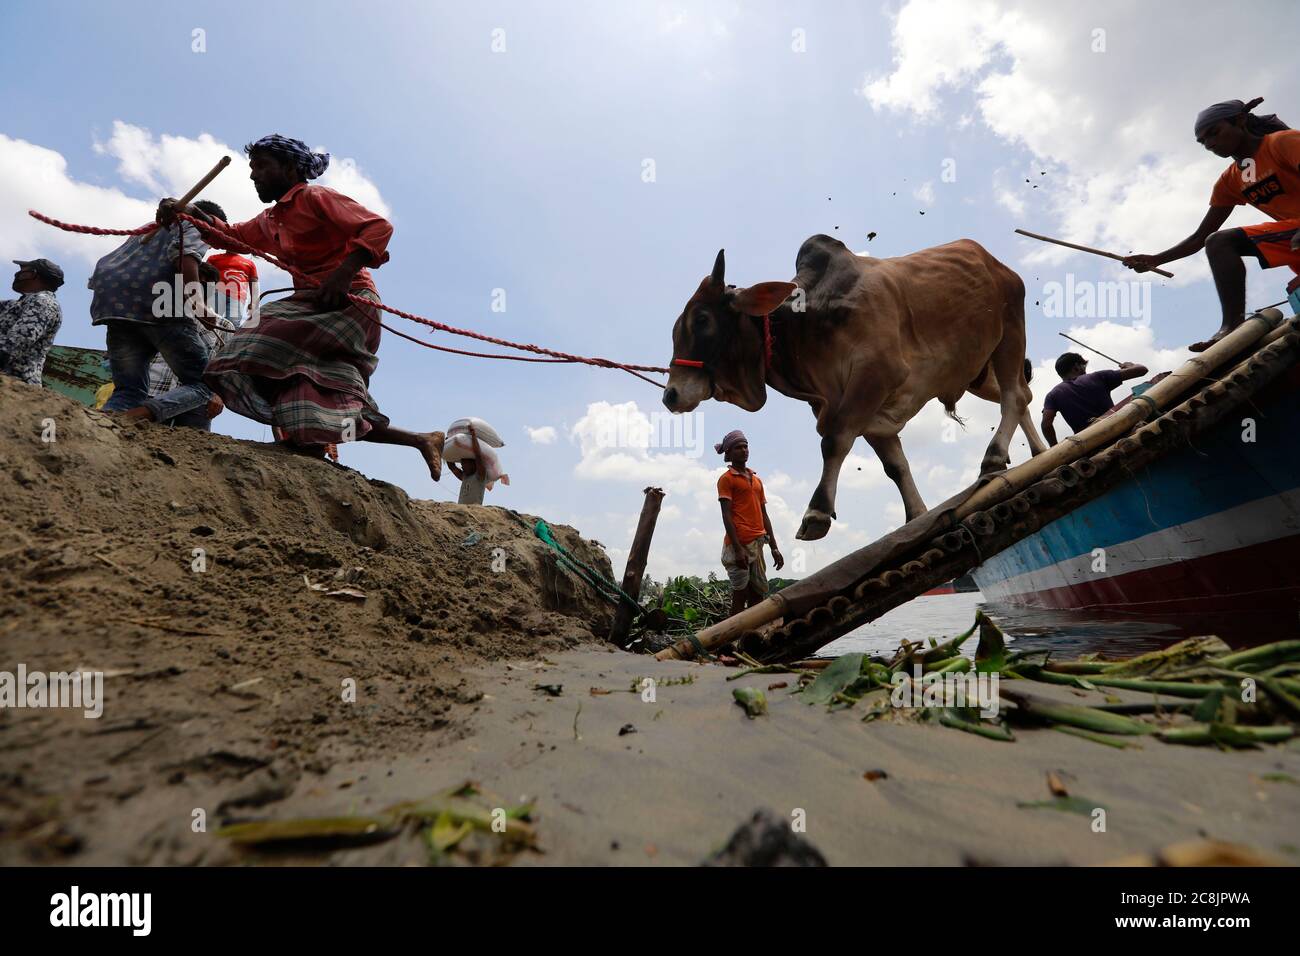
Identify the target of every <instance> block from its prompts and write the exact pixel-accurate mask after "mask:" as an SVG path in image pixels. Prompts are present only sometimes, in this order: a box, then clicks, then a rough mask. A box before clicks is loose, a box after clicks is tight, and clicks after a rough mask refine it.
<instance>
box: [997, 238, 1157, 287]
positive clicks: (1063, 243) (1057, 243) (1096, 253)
mask: <svg viewBox="0 0 1300 956" xmlns="http://www.w3.org/2000/svg"><path fill="white" fill-rule="evenodd" d="M1016 232H1018V233H1020V235H1022V236H1028V237H1029V238H1030V239H1037V240H1038V241H1039V242H1050V243H1052V244H1053V245H1055V246H1065V247H1066V248H1067V249H1078V250H1079V251H1080V252H1089V253H1092V254H1093V255H1094V256H1102V257H1104V258H1106V259H1114V260H1115V261H1116V262H1123V261H1124V256H1121V255H1118V254H1117V253H1114V252H1107V251H1106V250H1105V249H1094V248H1093V247H1092V246H1081V245H1079V244H1078V243H1077V242H1066V241H1065V240H1064V239H1053V238H1052V237H1051V236H1040V235H1039V234H1038V233H1036V232H1029V231H1028V230H1025V229H1017V230H1016ZM1150 271H1152V272H1154V273H1155V274H1156V275H1162V276H1164V277H1165V278H1166V279H1172V278H1173V277H1174V274H1173V273H1172V272H1166V271H1165V270H1164V269H1155V268H1152V269H1151V270H1150Z"/></svg>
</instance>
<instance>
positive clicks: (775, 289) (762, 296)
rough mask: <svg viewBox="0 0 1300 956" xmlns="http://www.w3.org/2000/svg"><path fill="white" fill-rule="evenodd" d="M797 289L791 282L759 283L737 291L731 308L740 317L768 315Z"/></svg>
mask: <svg viewBox="0 0 1300 956" xmlns="http://www.w3.org/2000/svg"><path fill="white" fill-rule="evenodd" d="M797 288H799V287H798V286H797V285H795V284H794V283H793V282H760V283H758V284H757V285H751V286H750V287H749V288H747V289H740V290H739V291H737V292H736V295H735V297H734V298H733V299H732V300H731V307H732V308H733V309H735V310H736V311H737V312H739V313H741V314H742V315H768V314H770V313H772V312H775V311H776V309H777V307H778V306H780V304H781V303H782V302H784V301H785V300H786V299H788V298H790V295H791V294H792V293H793V292H794V290H795V289H797Z"/></svg>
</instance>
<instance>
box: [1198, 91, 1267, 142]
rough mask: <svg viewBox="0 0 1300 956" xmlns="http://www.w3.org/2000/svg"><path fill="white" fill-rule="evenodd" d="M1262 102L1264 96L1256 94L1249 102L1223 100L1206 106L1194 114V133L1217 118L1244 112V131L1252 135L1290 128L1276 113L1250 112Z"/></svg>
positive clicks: (1231, 116)
mask: <svg viewBox="0 0 1300 956" xmlns="http://www.w3.org/2000/svg"><path fill="white" fill-rule="evenodd" d="M1263 102H1264V97H1262V96H1257V97H1255V98H1254V99H1253V100H1251V101H1250V102H1249V103H1243V102H1242V101H1241V100H1225V101H1224V102H1222V103H1215V104H1214V105H1213V106H1207V107H1206V108H1205V109H1203V110H1201V111H1200V112H1199V113H1197V114H1196V127H1195V133H1196V135H1197V136H1200V135H1201V133H1203V132H1205V130H1207V129H1208V128H1209V127H1210V126H1212V125H1213V124H1215V123H1217V122H1219V120H1231V119H1236V118H1237V117H1238V116H1240V115H1241V114H1242V113H1245V114H1246V132H1248V133H1250V135H1252V136H1265V135H1267V134H1269V133H1276V132H1279V131H1280V130H1284V129H1290V128H1291V127H1289V126H1287V125H1286V123H1283V122H1282V121H1281V120H1280V119H1278V118H1277V114H1276V113H1270V114H1269V115H1268V116H1256V115H1255V114H1254V113H1252V112H1251V110H1253V109H1254V108H1255V107H1256V106H1258V105H1259V104H1260V103H1263Z"/></svg>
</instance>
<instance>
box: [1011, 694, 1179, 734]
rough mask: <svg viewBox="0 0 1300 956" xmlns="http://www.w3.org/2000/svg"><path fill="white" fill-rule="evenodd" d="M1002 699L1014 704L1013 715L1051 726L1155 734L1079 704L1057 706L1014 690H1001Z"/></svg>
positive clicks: (1135, 722) (1136, 722)
mask: <svg viewBox="0 0 1300 956" xmlns="http://www.w3.org/2000/svg"><path fill="white" fill-rule="evenodd" d="M1002 696H1003V697H1005V698H1006V699H1007V700H1009V701H1011V702H1012V703H1013V704H1015V705H1016V712H1017V713H1018V714H1022V715H1028V716H1030V717H1033V718H1036V719H1038V720H1042V721H1046V722H1048V723H1053V724H1065V725H1066V726H1069V727H1079V728H1081V729H1083V730H1092V731H1095V732H1097V733H1103V734H1120V735H1124V736H1138V735H1141V734H1150V733H1154V732H1155V728H1154V727H1152V726H1150V725H1149V724H1144V723H1142V722H1141V721H1140V720H1133V719H1132V718H1130V717H1125V716H1123V715H1122V714H1112V713H1108V712H1107V711H1104V710H1098V709H1097V708H1095V707H1084V706H1081V705H1079V704H1058V703H1056V702H1055V701H1049V700H1043V699H1041V698H1037V697H1029V696H1027V695H1025V694H1022V693H1019V692H1018V691H1012V690H1009V689H1007V688H1003V689H1002Z"/></svg>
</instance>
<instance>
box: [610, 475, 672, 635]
mask: <svg viewBox="0 0 1300 956" xmlns="http://www.w3.org/2000/svg"><path fill="white" fill-rule="evenodd" d="M663 500H664V490H663V489H662V488H647V489H646V490H645V503H644V504H643V505H642V506H641V520H640V521H638V522H637V526H636V534H634V535H633V536H632V550H631V551H629V552H628V555H627V567H626V569H625V570H624V571H623V590H624V591H626V592H627V593H628V594H630V595H631V596H632V597H634V598H639V597H640V596H641V579H642V577H644V575H645V565H646V559H647V558H649V557H650V539H651V538H653V537H654V533H655V522H657V521H658V520H659V506H660V504H661V503H662V502H663ZM635 613H636V611H635V609H634V608H632V607H630V606H629V605H628V603H627V602H626V601H620V602H619V604H618V610H617V611H615V612H614V625H613V627H612V628H610V632H609V639H610V640H611V641H613V642H614V643H615V644H617V645H618V646H619V647H622V646H623V644H624V643H625V642H626V640H627V634H628V631H629V630H630V629H631V627H632V615H633V614H635Z"/></svg>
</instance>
